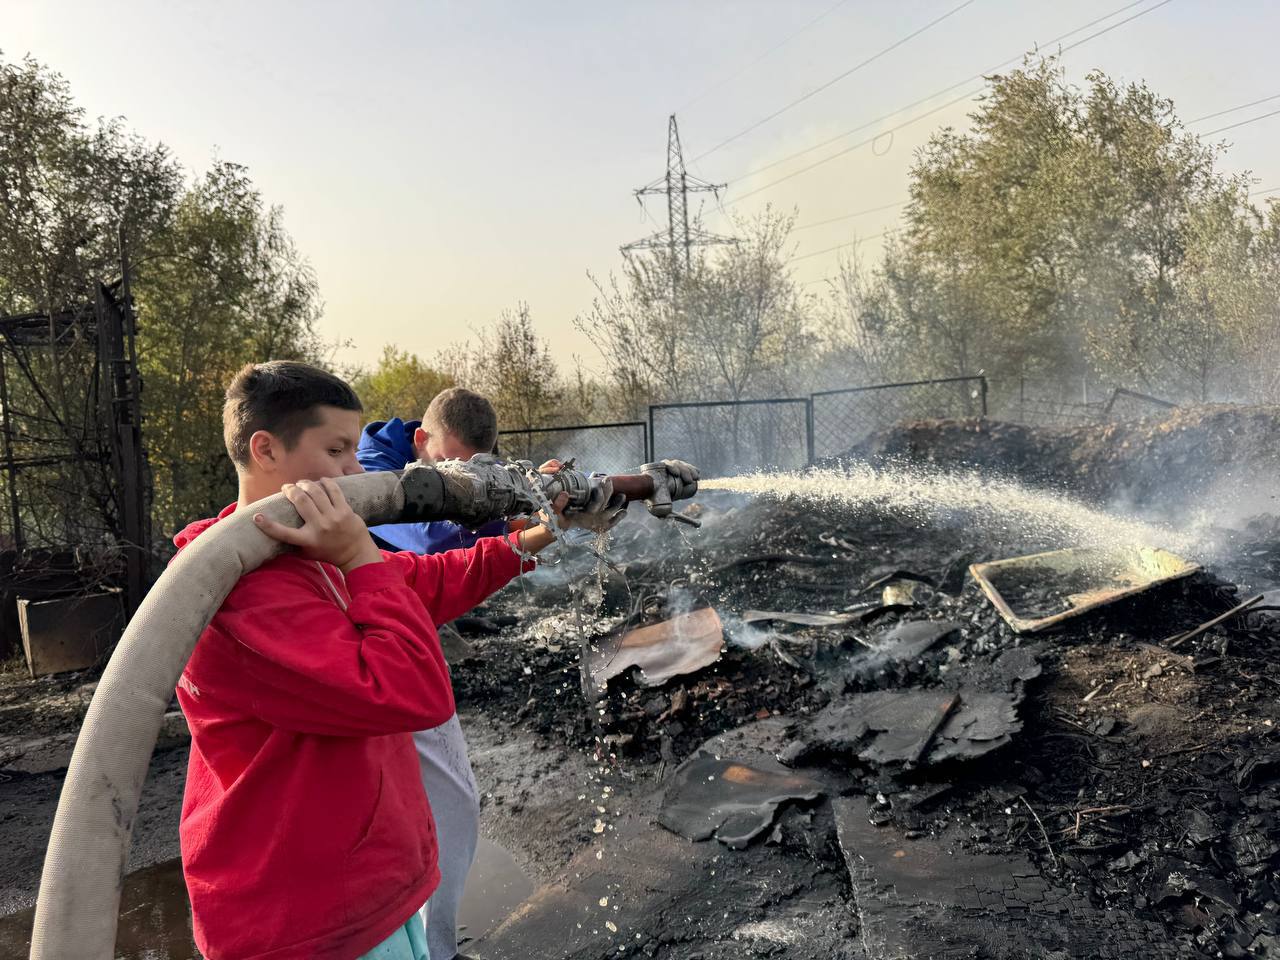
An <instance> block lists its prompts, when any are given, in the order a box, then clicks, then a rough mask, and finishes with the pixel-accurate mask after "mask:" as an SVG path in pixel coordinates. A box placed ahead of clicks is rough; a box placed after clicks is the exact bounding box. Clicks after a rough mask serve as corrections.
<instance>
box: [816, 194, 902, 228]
mask: <svg viewBox="0 0 1280 960" xmlns="http://www.w3.org/2000/svg"><path fill="white" fill-rule="evenodd" d="M909 202H910V201H908V200H899V201H898V202H897V203H886V204H885V205H884V206H883V207H868V208H867V209H866V210H855V211H854V212H853V213H846V214H845V215H844V216H842V217H832V218H831V219H830V220H818V221H817V222H815V223H803V224H801V225H800V226H798V227H795V228H793V230H794V231H800V230H812V229H813V228H814V227H825V226H826V225H827V224H829V223H841V222H843V221H845V220H852V219H853V218H854V217H865V216H866V215H867V214H869V213H882V212H884V211H885V210H894V209H897V208H898V207H905V206H906V205H907V204H908V203H909Z"/></svg>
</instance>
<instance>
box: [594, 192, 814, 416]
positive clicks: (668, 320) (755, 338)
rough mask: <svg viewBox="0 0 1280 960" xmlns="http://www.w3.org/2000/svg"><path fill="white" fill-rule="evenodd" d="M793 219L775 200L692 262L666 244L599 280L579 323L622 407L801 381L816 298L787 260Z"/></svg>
mask: <svg viewBox="0 0 1280 960" xmlns="http://www.w3.org/2000/svg"><path fill="white" fill-rule="evenodd" d="M794 222H795V218H794V215H783V214H779V213H777V212H775V211H773V210H772V209H769V210H766V211H765V212H764V213H763V214H761V215H760V216H759V217H756V218H754V219H750V220H740V221H738V222H737V230H738V232H739V233H741V234H742V235H743V238H742V240H741V242H739V243H737V244H735V245H732V246H729V247H724V248H720V249H719V250H718V251H717V252H716V253H715V254H709V253H707V252H706V251H705V250H702V249H700V250H698V251H697V253H696V254H695V255H694V256H693V257H692V258H691V263H690V264H689V265H688V266H686V265H685V264H684V263H683V260H678V261H675V262H673V261H672V260H671V257H670V256H669V255H668V254H667V253H665V252H659V253H656V254H652V255H648V256H632V257H628V258H627V260H626V261H625V263H624V265H623V276H622V280H621V281H619V280H618V279H617V278H613V277H611V278H610V280H609V283H608V284H607V285H606V284H603V283H601V282H600V281H598V280H595V281H594V282H595V284H596V292H597V296H596V298H595V301H594V302H593V304H592V307H591V309H590V310H589V311H588V312H587V313H586V314H584V315H583V316H580V317H578V318H577V320H576V321H575V322H576V324H577V326H578V329H580V330H581V331H582V332H583V333H584V334H586V336H587V337H588V338H589V339H590V340H591V341H592V343H593V344H594V345H595V347H596V348H597V349H598V350H599V351H600V354H601V356H602V357H603V358H604V360H605V364H606V367H607V369H608V371H609V377H610V380H611V381H612V387H613V389H614V391H615V393H616V395H617V396H618V397H619V399H620V401H621V402H620V406H622V407H623V409H621V410H619V414H621V415H625V416H635V415H637V414H638V412H639V408H641V407H642V406H643V405H644V404H645V403H649V402H654V401H659V400H696V399H707V400H722V399H727V400H741V399H744V398H748V397H752V396H759V395H761V394H762V393H768V392H784V393H785V392H787V391H789V390H790V389H792V388H793V386H795V383H796V380H797V379H798V375H799V374H800V370H801V367H802V366H803V365H804V363H805V362H806V361H808V360H809V359H810V358H811V356H812V354H811V351H810V346H811V344H810V339H809V337H807V336H806V333H807V332H808V330H807V314H808V311H809V309H810V308H811V306H812V304H811V303H809V302H808V300H807V299H806V298H805V297H804V296H802V294H801V293H800V289H799V287H798V286H797V285H796V283H795V280H794V278H793V277H792V275H791V270H790V267H789V266H788V261H789V259H790V252H791V251H790V235H791V230H792V227H793V226H794ZM593 280H594V278H593Z"/></svg>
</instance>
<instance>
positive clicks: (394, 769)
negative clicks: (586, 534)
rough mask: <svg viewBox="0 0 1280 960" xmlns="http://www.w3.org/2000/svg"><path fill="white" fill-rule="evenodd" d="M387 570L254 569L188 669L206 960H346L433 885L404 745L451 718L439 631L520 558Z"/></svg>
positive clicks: (193, 831)
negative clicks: (414, 734) (418, 733)
mask: <svg viewBox="0 0 1280 960" xmlns="http://www.w3.org/2000/svg"><path fill="white" fill-rule="evenodd" d="M234 509H235V505H234V504H233V505H232V506H230V507H228V508H227V509H225V510H223V511H222V513H220V514H219V515H218V517H217V518H216V519H213V520H201V521H199V522H197V523H193V524H192V525H191V526H189V527H187V528H186V529H185V530H184V531H182V533H180V534H179V535H178V536H177V537H175V538H174V542H175V543H176V544H177V545H178V547H179V549H181V548H182V547H184V546H186V545H187V544H188V543H190V542H191V541H192V540H194V539H195V538H196V537H197V536H199V535H200V534H201V533H202V532H203V531H205V530H207V529H208V528H209V527H211V526H212V525H213V524H214V523H216V522H217V520H220V519H222V518H223V517H225V516H227V515H228V514H230V513H231V512H232V511H233V510H234ZM383 560H384V562H383V563H371V564H366V565H365V566H362V567H358V568H356V569H355V570H353V571H352V572H351V574H350V576H348V577H346V578H344V577H343V575H342V573H341V572H340V571H339V570H338V569H337V568H336V567H333V566H330V565H328V564H321V563H317V562H316V561H313V560H304V559H303V558H302V557H300V556H298V555H296V554H287V555H285V556H281V557H278V558H276V559H274V560H272V561H270V562H268V563H266V564H264V565H263V566H262V567H260V568H259V569H257V570H255V571H254V572H252V573H249V574H246V575H245V576H243V577H241V578H240V582H239V583H237V584H236V586H235V589H233V590H232V591H231V593H230V595H229V596H228V597H227V599H226V600H225V601H224V602H223V604H222V607H221V608H220V609H219V610H218V613H217V614H216V615H215V616H214V618H213V622H212V623H210V625H209V627H208V628H207V629H206V630H205V631H204V633H203V634H202V635H201V637H200V640H199V642H198V643H197V644H196V648H195V652H194V653H193V654H192V656H191V660H190V661H189V662H188V664H187V667H186V669H185V670H184V671H183V674H182V678H181V680H180V681H179V688H178V700H179V702H180V703H181V705H182V711H183V713H185V714H186V717H187V722H188V724H189V725H190V727H191V759H190V761H189V763H188V767H187V784H186V794H185V796H184V797H183V802H182V823H181V827H180V831H179V832H180V836H181V841H182V869H183V873H184V874H185V876H186V881H187V892H188V894H189V896H190V898H191V914H192V920H193V926H194V929H195V940H196V945H197V946H198V947H199V948H200V951H201V953H202V954H203V955H204V956H205V957H207V958H209V960H232V958H234V960H251V958H253V960H294V958H297V960H302V958H308V960H351V958H353V957H358V956H360V955H361V954H363V953H365V952H367V951H369V950H371V949H372V948H373V947H375V946H377V945H378V944H379V943H381V942H382V941H383V940H385V939H386V938H387V937H389V936H390V935H391V934H392V933H393V932H395V930H396V928H397V927H399V926H401V925H402V924H404V923H405V921H407V920H408V919H409V917H411V916H412V915H413V913H414V912H415V911H417V910H418V909H419V908H420V907H421V906H422V905H423V904H424V903H425V902H426V900H427V898H428V897H430V896H431V893H432V892H433V891H434V890H435V888H436V885H437V883H439V880H440V872H439V870H438V869H437V867H436V835H435V824H434V823H433V822H432V818H431V813H430V811H429V809H428V807H427V800H426V795H425V794H424V793H423V790H422V779H421V776H420V774H419V772H418V757H417V753H416V751H415V750H414V746H413V740H412V738H411V736H410V734H411V733H412V732H413V731H416V730H425V729H429V728H431V727H435V726H439V725H440V724H442V723H444V722H445V721H446V720H448V719H449V717H451V716H452V715H453V712H454V704H453V690H452V688H451V687H450V683H449V672H448V668H447V667H446V666H445V662H444V657H443V655H442V654H441V652H440V638H439V635H438V634H437V633H436V628H435V623H444V622H446V621H449V620H452V619H453V618H454V617H457V616H460V615H461V614H463V613H466V612H467V611H468V610H470V609H471V608H472V607H474V606H475V605H476V604H478V603H480V602H481V601H482V600H484V599H485V598H486V597H488V596H489V595H490V594H492V593H493V592H494V591H495V590H497V589H499V588H500V587H502V586H503V585H505V584H506V583H507V582H508V581H510V580H511V579H512V578H513V577H514V576H516V574H517V573H519V572H520V569H521V562H520V560H519V558H518V557H517V556H516V554H515V552H514V551H512V550H511V549H510V546H509V544H508V542H507V540H506V539H504V538H499V537H491V538H487V539H484V540H481V541H479V542H478V543H477V544H476V545H475V546H474V547H471V548H468V549H466V550H451V551H449V552H448V553H441V554H435V555H432V556H417V555H415V554H411V553H386V552H384V553H383ZM531 566H532V564H529V565H528V567H531ZM528 567H527V568H528Z"/></svg>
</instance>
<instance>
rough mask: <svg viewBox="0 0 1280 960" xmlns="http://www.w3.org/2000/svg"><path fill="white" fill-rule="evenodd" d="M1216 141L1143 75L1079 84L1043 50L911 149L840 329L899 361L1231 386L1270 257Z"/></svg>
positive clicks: (1179, 390)
mask: <svg viewBox="0 0 1280 960" xmlns="http://www.w3.org/2000/svg"><path fill="white" fill-rule="evenodd" d="M1219 153H1220V151H1219V149H1218V148H1217V147H1214V146H1211V145H1208V144H1205V143H1203V142H1202V141H1200V140H1199V139H1198V138H1197V137H1195V136H1193V135H1191V134H1188V133H1186V132H1185V131H1184V130H1183V129H1182V127H1181V125H1180V124H1179V122H1178V120H1177V117H1176V115H1175V112H1174V109H1173V104H1172V103H1171V102H1169V101H1168V100H1165V99H1162V98H1160V97H1159V96H1157V95H1156V94H1155V93H1153V92H1152V91H1151V90H1150V89H1148V88H1147V87H1146V86H1145V85H1144V84H1131V85H1128V86H1124V87H1121V86H1118V85H1116V84H1115V83H1114V81H1112V80H1111V79H1110V78H1108V77H1106V76H1105V75H1103V74H1101V73H1094V74H1091V75H1090V76H1089V78H1088V85H1087V88H1086V89H1084V90H1080V89H1078V88H1076V87H1074V86H1072V85H1070V84H1068V83H1067V82H1066V81H1065V79H1064V77H1063V75H1062V73H1061V71H1060V69H1059V68H1058V66H1057V64H1056V63H1055V61H1053V60H1051V59H1046V60H1039V61H1036V62H1029V63H1027V64H1025V65H1024V67H1023V68H1022V69H1021V70H1017V71H1014V72H1013V73H1010V74H1008V75H1007V76H999V77H994V78H992V80H991V86H990V90H989V92H988V94H987V95H986V97H985V98H984V99H983V101H982V105H981V107H980V108H979V109H978V111H977V112H976V113H975V114H974V116H973V126H972V129H971V131H970V132H968V133H966V134H959V133H956V132H955V131H952V130H943V131H940V132H939V133H937V134H936V135H935V136H934V137H933V138H932V139H931V140H930V142H929V144H928V146H927V147H926V148H924V149H923V150H922V151H921V153H920V155H919V157H918V159H917V161H916V164H915V166H914V167H913V169H912V182H911V200H910V203H909V205H908V207H907V210H906V230H905V232H904V235H903V236H902V238H901V239H900V240H899V241H898V242H896V243H892V244H890V245H889V247H888V249H887V252H886V255H885V259H884V262H883V264H882V265H881V267H880V268H879V269H878V270H877V271H876V272H875V274H874V275H873V276H872V277H865V276H864V277H863V278H862V279H861V280H860V281H859V282H860V284H861V287H862V289H861V292H860V296H859V298H856V299H857V302H856V303H854V302H852V301H849V299H848V298H847V297H846V298H845V301H846V302H845V304H844V306H845V307H846V311H844V312H846V313H848V311H852V313H853V314H854V316H852V317H851V318H849V319H848V321H847V322H846V324H845V326H847V327H850V326H851V327H859V325H860V324H862V326H863V327H865V328H868V329H870V328H875V329H878V330H879V331H880V332H881V333H882V335H883V336H884V337H886V338H887V339H888V340H889V341H891V342H892V343H893V345H894V350H893V353H895V354H896V355H897V356H898V357H900V358H901V364H900V367H899V369H898V371H897V372H898V373H899V374H911V375H919V376H931V375H944V376H954V375H969V374H974V373H977V372H979V370H982V371H985V372H986V373H987V374H988V375H991V376H994V377H996V378H1002V377H1003V378H1013V377H1018V376H1022V375H1026V376H1031V377H1041V378H1055V379H1058V380H1060V381H1062V382H1078V381H1079V379H1080V378H1081V377H1082V376H1085V375H1088V374H1092V375H1095V376H1097V377H1099V378H1100V379H1102V380H1103V381H1104V382H1107V383H1114V384H1116V385H1120V386H1128V387H1136V388H1139V389H1142V390H1144V391H1147V392H1151V393H1154V394H1157V395H1160V396H1164V397H1169V398H1171V399H1179V400H1181V399H1197V400H1200V399H1208V398H1210V397H1213V396H1218V397H1221V396H1226V395H1231V394H1233V393H1235V392H1238V390H1239V389H1240V387H1241V383H1240V382H1239V377H1238V376H1237V374H1238V373H1239V372H1241V369H1240V363H1241V361H1242V360H1247V359H1248V358H1249V355H1248V354H1247V353H1242V352H1241V351H1242V349H1243V348H1244V344H1245V343H1247V342H1257V341H1258V338H1259V337H1260V336H1261V335H1262V328H1265V327H1267V326H1268V324H1267V323H1265V322H1262V321H1263V318H1264V316H1266V315H1267V309H1266V304H1267V300H1266V295H1265V291H1267V290H1272V289H1274V288H1275V284H1276V281H1275V261H1274V257H1271V258H1270V262H1269V263H1268V255H1267V253H1266V248H1267V244H1266V237H1265V235H1266V230H1265V228H1264V221H1263V219H1262V218H1261V217H1260V215H1259V214H1258V213H1257V211H1256V210H1254V209H1253V208H1252V207H1250V206H1249V205H1248V203H1247V198H1246V196H1245V190H1244V189H1243V182H1242V180H1241V179H1239V178H1235V179H1233V178H1229V177H1226V176H1224V175H1222V174H1220V173H1218V172H1216V170H1215V164H1216V162H1217V160H1218V158H1219ZM863 310H867V311H871V314H872V315H873V317H874V320H873V321H869V322H868V323H867V324H863V321H862V319H860V316H859V314H860V312H861V311H863ZM1260 323H1261V327H1260V326H1259V324H1260ZM864 346H865V345H864ZM1255 379H1256V378H1255ZM1257 385H1258V384H1257V383H1254V384H1252V386H1255V387H1256V386H1257Z"/></svg>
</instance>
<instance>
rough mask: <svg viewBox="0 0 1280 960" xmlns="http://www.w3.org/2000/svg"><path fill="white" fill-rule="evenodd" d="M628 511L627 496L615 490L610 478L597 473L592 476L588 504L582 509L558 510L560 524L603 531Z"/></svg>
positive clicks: (567, 526)
mask: <svg viewBox="0 0 1280 960" xmlns="http://www.w3.org/2000/svg"><path fill="white" fill-rule="evenodd" d="M626 511H627V498H626V496H624V495H623V494H621V493H614V492H613V484H612V483H611V482H610V480H609V478H608V477H606V476H604V475H602V474H596V475H593V476H592V477H591V496H590V498H589V499H588V500H587V504H586V506H584V507H583V508H582V509H580V510H573V511H569V512H565V511H564V510H563V508H561V509H558V510H557V511H556V512H557V513H558V514H559V516H560V525H561V526H562V527H564V528H566V529H568V528H571V527H577V528H579V529H582V530H594V531H595V532H596V533H603V532H604V531H605V530H608V529H610V528H612V527H613V526H614V524H616V523H617V522H618V521H619V520H621V519H622V515H623V514H624V513H626Z"/></svg>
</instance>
